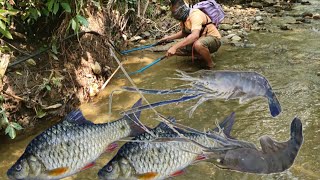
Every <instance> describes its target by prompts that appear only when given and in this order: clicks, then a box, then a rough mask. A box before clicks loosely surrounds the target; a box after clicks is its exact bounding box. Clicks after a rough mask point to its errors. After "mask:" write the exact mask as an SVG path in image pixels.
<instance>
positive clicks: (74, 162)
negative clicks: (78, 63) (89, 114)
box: [7, 100, 141, 179]
mask: <svg viewBox="0 0 320 180" xmlns="http://www.w3.org/2000/svg"><path fill="white" fill-rule="evenodd" d="M138 105H141V100H139V101H138V102H137V103H136V104H135V106H138ZM137 117H140V112H139V113H136V115H135V114H133V115H129V116H124V117H123V118H121V119H119V120H117V121H114V122H110V123H103V124H94V123H92V122H90V121H88V120H86V119H85V118H84V117H83V115H82V113H81V111H80V110H77V111H74V112H71V113H70V114H69V115H68V116H67V117H66V118H65V119H64V120H63V121H62V122H60V123H58V124H56V125H54V126H52V127H50V128H49V129H47V130H46V131H44V132H43V133H41V134H40V135H38V136H37V137H35V138H34V139H33V140H32V141H31V142H30V143H29V145H28V146H27V148H26V150H25V152H24V153H23V155H22V156H21V157H20V158H19V159H18V160H17V162H16V163H15V164H14V165H13V166H12V167H11V168H10V169H9V170H8V172H7V175H8V177H9V178H10V179H60V178H63V177H67V176H69V175H72V174H75V173H77V172H79V171H81V170H82V169H86V168H88V167H90V166H91V164H93V162H94V161H95V160H96V159H97V158H98V157H99V156H100V155H101V154H102V153H103V152H105V151H106V150H107V147H108V145H110V144H111V143H112V142H114V141H117V140H119V139H121V138H124V137H127V136H134V135H136V134H139V133H141V128H140V127H139V126H138V125H137V124H136V123H138V122H134V121H138V120H137ZM29 169H36V170H35V171H32V170H30V171H29Z"/></svg>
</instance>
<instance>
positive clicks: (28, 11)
mask: <svg viewBox="0 0 320 180" xmlns="http://www.w3.org/2000/svg"><path fill="white" fill-rule="evenodd" d="M87 1H88V0H77V1H73V0H43V1H39V0H28V1H16V3H14V1H7V0H0V33H1V34H2V35H3V36H5V37H6V38H9V39H12V35H11V33H10V31H9V27H10V26H12V25H14V22H15V20H17V19H21V20H22V21H23V22H25V23H27V24H30V25H32V24H34V23H36V22H37V21H38V20H39V18H40V17H45V18H47V19H49V21H47V22H48V23H50V19H56V18H60V17H61V15H62V14H68V15H69V16H71V17H72V18H71V20H70V23H69V26H68V27H67V28H68V29H69V28H70V27H71V29H72V30H73V31H74V32H79V30H80V27H81V26H86V27H87V26H88V25H89V23H88V21H87V19H86V18H85V17H84V16H83V15H82V13H83V9H84V8H85V5H86V4H87V3H88V2H87ZM10 3H11V4H10ZM92 3H94V5H95V6H97V7H100V4H99V2H98V1H92Z"/></svg>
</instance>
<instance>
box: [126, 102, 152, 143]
mask: <svg viewBox="0 0 320 180" xmlns="http://www.w3.org/2000/svg"><path fill="white" fill-rule="evenodd" d="M141 105H142V99H141V98H140V99H139V100H138V101H137V102H136V103H135V104H134V105H133V106H132V107H131V109H133V108H136V107H139V106H141ZM140 114H141V111H137V112H134V113H132V114H126V115H124V117H123V118H126V120H127V122H128V124H129V126H130V128H131V133H130V135H129V136H131V137H134V136H137V135H139V134H142V133H144V132H146V131H145V130H144V129H143V128H142V127H143V126H144V125H143V124H141V123H140V120H139V119H140ZM148 129H149V128H148Z"/></svg>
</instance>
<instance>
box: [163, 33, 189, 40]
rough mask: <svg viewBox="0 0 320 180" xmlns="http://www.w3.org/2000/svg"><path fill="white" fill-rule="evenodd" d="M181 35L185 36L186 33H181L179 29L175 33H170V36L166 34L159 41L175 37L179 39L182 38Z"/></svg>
mask: <svg viewBox="0 0 320 180" xmlns="http://www.w3.org/2000/svg"><path fill="white" fill-rule="evenodd" d="M183 37H186V34H185V33H183V32H182V31H179V32H177V33H175V34H172V35H170V36H166V37H164V38H162V39H160V41H171V40H175V39H180V38H183Z"/></svg>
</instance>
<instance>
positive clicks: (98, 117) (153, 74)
mask: <svg viewBox="0 0 320 180" xmlns="http://www.w3.org/2000/svg"><path fill="white" fill-rule="evenodd" d="M317 7H318V6H317ZM319 7H320V6H319ZM299 10H301V9H299ZM312 28H317V29H320V23H319V22H314V23H312V24H310V25H303V26H302V25H301V26H299V25H297V27H296V28H295V29H294V30H293V31H279V32H275V33H259V34H258V33H254V32H253V33H251V34H250V35H249V39H250V40H251V41H252V42H254V43H255V44H256V47H254V48H247V49H243V48H237V47H231V46H223V47H222V48H221V49H220V50H219V52H218V53H217V54H216V56H215V58H214V60H215V62H216V64H217V67H216V69H217V70H226V69H228V70H246V71H257V72H258V73H261V74H263V75H264V76H265V77H266V78H267V79H268V80H269V81H270V83H271V85H272V87H273V89H274V90H275V92H276V94H277V96H278V98H279V100H280V102H281V105H282V109H283V112H282V113H281V114H280V115H279V116H278V117H276V118H272V117H271V116H270V114H269V110H268V107H267V103H266V101H265V99H256V100H252V101H250V102H248V103H245V104H239V103H238V102H237V101H227V102H224V101H208V102H205V103H203V104H202V105H200V106H199V107H198V109H197V110H196V111H195V113H194V115H193V117H192V118H188V113H187V112H185V109H186V108H188V107H190V106H191V105H193V104H194V103H195V101H190V102H185V103H180V104H175V105H168V106H165V107H159V108H157V111H158V112H160V113H162V114H163V115H165V116H175V117H176V119H177V120H178V121H179V122H180V123H182V124H185V125H188V126H191V127H194V128H196V129H199V130H203V129H204V128H205V129H208V128H213V127H214V126H215V125H214V124H215V121H216V120H218V121H221V120H222V119H223V118H224V117H226V116H227V115H229V114H230V113H231V112H233V111H234V112H236V123H235V125H234V129H233V131H232V136H234V137H237V138H238V139H242V140H246V141H250V142H253V143H255V144H257V145H259V144H258V138H259V137H260V136H262V135H270V136H272V137H274V138H275V139H277V140H279V141H284V140H287V139H288V138H289V131H290V128H289V126H290V123H291V121H292V119H293V118H294V117H295V116H298V117H300V118H301V120H302V122H303V126H304V129H303V132H304V136H305V141H304V144H303V146H302V149H301V150H300V152H299V154H298V156H297V158H296V161H295V163H294V165H293V166H292V167H291V168H290V169H289V170H287V171H285V172H282V173H277V174H271V175H256V174H248V173H241V172H235V171H229V170H223V169H219V168H217V167H216V166H214V165H212V164H210V163H206V162H201V163H198V164H196V165H192V166H190V167H188V168H187V169H186V173H185V174H184V175H182V176H179V177H176V178H174V179H181V180H182V179H200V178H201V179H203V180H207V179H208V180H209V179H252V180H254V179H318V178H319V177H320V170H319V167H320V163H319V162H320V156H319V153H318V152H319V149H320V144H319V138H320V130H319V128H320V121H319V118H320V111H319V108H320V93H319V91H320V77H319V76H317V72H319V71H320V50H319V49H320V44H319V42H318V41H319V40H318V39H317V38H315V37H319V35H320V33H319V32H315V31H312ZM161 55H162V54H151V53H146V52H137V53H133V54H132V55H130V56H128V59H129V61H128V62H127V63H126V64H125V68H126V69H127V71H128V72H133V71H135V70H137V69H139V68H141V67H143V66H144V65H146V64H148V63H150V62H151V61H153V60H154V59H156V58H158V57H160V56H161ZM175 69H179V70H183V71H195V70H198V69H197V67H195V66H194V65H193V64H192V63H191V58H182V57H172V58H170V59H167V60H164V61H162V62H160V63H158V64H157V65H155V66H153V67H152V68H150V69H148V70H147V71H145V72H144V73H142V74H139V75H135V76H133V77H132V79H133V80H134V82H135V83H136V84H137V86H138V87H141V88H153V89H169V88H170V89H172V88H176V87H178V86H180V85H182V82H181V81H177V80H173V79H169V77H174V74H175ZM124 85H129V86H130V84H129V82H128V81H127V80H126V79H124V78H123V77H121V76H119V77H116V78H114V79H113V80H112V81H111V82H110V84H109V85H108V86H107V88H106V89H105V91H103V92H101V93H100V94H99V96H98V97H97V98H96V99H95V101H94V102H92V103H89V104H83V105H82V106H81V109H82V110H83V111H84V114H85V115H86V117H87V118H88V119H90V120H93V121H94V122H95V123H98V122H106V121H112V120H115V119H117V118H119V117H120V115H119V112H121V111H123V110H125V109H128V108H130V107H131V106H132V104H133V103H134V102H135V101H136V100H137V99H138V98H139V95H138V94H137V93H128V92H119V93H116V94H115V95H114V98H113V107H112V112H113V113H112V114H111V115H110V114H108V111H109V109H108V100H109V99H108V96H109V94H110V92H111V91H113V90H115V89H119V87H121V86H124ZM145 97H146V98H147V99H148V101H150V102H156V101H159V100H163V99H169V98H173V97H177V96H173V95H170V96H169V95H166V96H157V95H145ZM153 118H154V113H153V112H152V111H151V110H146V111H144V112H143V113H142V114H141V120H142V122H143V123H145V124H147V125H151V126H152V125H156V124H157V123H158V122H157V121H155V120H154V119H153ZM33 137H34V135H32V136H31V137H29V138H27V139H24V140H21V141H18V142H15V143H13V144H14V145H13V144H12V146H11V144H10V145H5V146H3V145H1V147H0V151H1V154H0V159H1V164H0V177H1V178H5V173H6V171H7V169H8V168H9V166H11V165H12V164H13V163H14V162H15V161H16V159H17V158H18V157H19V156H20V155H21V154H22V152H23V150H24V148H25V147H26V145H27V144H28V142H29V141H30V140H31V139H32V138H33ZM113 155H114V153H113V154H104V155H102V157H101V158H99V159H98V161H97V165H96V166H95V167H93V168H91V169H90V170H86V171H83V172H80V173H78V174H77V175H74V176H72V177H69V178H66V179H97V172H98V170H99V169H100V168H101V167H102V166H103V165H105V164H106V163H107V161H109V160H110V159H111V157H112V156H113Z"/></svg>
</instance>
